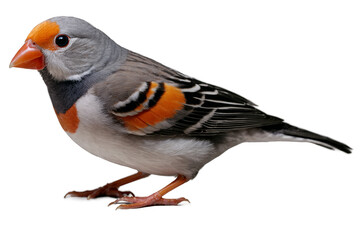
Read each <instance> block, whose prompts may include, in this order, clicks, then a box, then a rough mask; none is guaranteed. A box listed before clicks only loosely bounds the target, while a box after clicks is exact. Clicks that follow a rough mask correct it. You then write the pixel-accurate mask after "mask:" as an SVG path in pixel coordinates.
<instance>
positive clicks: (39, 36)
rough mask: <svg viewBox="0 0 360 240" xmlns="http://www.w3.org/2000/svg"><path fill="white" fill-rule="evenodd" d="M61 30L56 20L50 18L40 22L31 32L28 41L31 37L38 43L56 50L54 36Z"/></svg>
mask: <svg viewBox="0 0 360 240" xmlns="http://www.w3.org/2000/svg"><path fill="white" fill-rule="evenodd" d="M59 32H60V27H59V25H58V24H57V23H56V22H51V21H49V20H47V21H45V22H42V23H40V24H39V25H37V26H36V27H34V29H33V30H32V31H31V32H30V34H29V35H28V37H27V38H26V41H27V40H29V39H31V40H33V41H34V42H35V43H36V44H37V45H39V46H40V47H42V48H45V49H48V50H56V49H57V47H56V46H55V44H54V37H55V36H56V35H58V34H59Z"/></svg>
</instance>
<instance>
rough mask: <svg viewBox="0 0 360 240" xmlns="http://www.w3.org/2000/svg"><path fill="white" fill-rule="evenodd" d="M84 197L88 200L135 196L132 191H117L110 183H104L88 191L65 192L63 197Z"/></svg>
mask: <svg viewBox="0 0 360 240" xmlns="http://www.w3.org/2000/svg"><path fill="white" fill-rule="evenodd" d="M68 196H69V197H86V198H87V199H88V200H89V199H93V198H98V197H104V196H108V197H113V198H121V197H128V196H133V197H134V196H135V194H134V193H132V192H131V191H119V190H118V188H116V187H114V186H112V185H111V184H106V185H105V186H102V187H99V188H97V189H94V190H88V191H82V192H77V191H72V192H68V193H67V194H65V196H64V198H66V197H68Z"/></svg>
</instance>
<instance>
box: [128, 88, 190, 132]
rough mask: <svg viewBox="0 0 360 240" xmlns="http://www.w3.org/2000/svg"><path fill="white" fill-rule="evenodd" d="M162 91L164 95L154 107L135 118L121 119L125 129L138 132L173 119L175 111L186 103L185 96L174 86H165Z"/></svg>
mask: <svg viewBox="0 0 360 240" xmlns="http://www.w3.org/2000/svg"><path fill="white" fill-rule="evenodd" d="M164 89H165V91H164V94H163V95H162V96H161V98H160V99H159V101H158V102H157V103H156V105H155V106H153V107H152V108H150V109H148V110H145V111H143V112H140V113H139V114H137V115H135V116H128V117H123V118H122V120H123V121H124V124H125V127H127V128H128V129H129V130H132V131H134V130H139V129H142V128H145V127H147V126H149V125H150V126H155V125H156V124H158V123H160V122H162V121H165V120H167V119H169V118H172V117H174V116H175V114H176V113H177V111H179V110H181V109H182V108H183V106H184V104H185V101H186V100H185V96H184V94H183V93H182V92H181V90H180V89H178V88H176V87H174V86H171V85H168V84H165V85H164ZM150 96H151V95H150ZM147 97H149V96H147Z"/></svg>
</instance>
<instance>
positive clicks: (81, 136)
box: [68, 93, 215, 178]
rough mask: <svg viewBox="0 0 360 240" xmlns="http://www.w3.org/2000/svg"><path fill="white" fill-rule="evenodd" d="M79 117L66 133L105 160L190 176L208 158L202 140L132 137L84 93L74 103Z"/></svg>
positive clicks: (211, 149) (210, 151) (210, 156)
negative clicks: (74, 128) (75, 124)
mask: <svg viewBox="0 0 360 240" xmlns="http://www.w3.org/2000/svg"><path fill="white" fill-rule="evenodd" d="M76 108H77V111H78V118H79V120H80V123H79V126H78V129H77V130H76V132H75V133H68V135H69V136H70V137H71V138H72V139H73V140H74V141H75V142H76V143H77V144H78V145H79V146H81V147H82V148H84V149H85V150H87V151H88V152H90V153H92V154H94V155H96V156H98V157H101V158H103V159H106V160H108V161H111V162H114V163H117V164H120V165H123V166H127V167H130V168H134V169H137V170H138V171H142V172H146V173H150V174H158V175H169V176H170V175H178V174H182V175H185V176H187V177H189V178H192V177H194V176H195V175H196V174H197V172H198V170H199V169H200V168H201V167H203V165H204V164H206V163H207V162H209V161H210V160H212V159H213V158H214V157H215V155H214V153H213V152H214V146H213V145H212V144H211V143H210V142H209V141H206V140H203V141H200V140H195V139H192V138H183V137H176V138H171V137H156V136H134V135H131V134H128V133H126V132H124V129H123V128H122V126H121V125H120V124H116V123H114V119H112V118H111V117H109V116H107V115H106V114H105V113H103V112H102V104H101V102H100V100H99V99H98V98H97V97H96V96H95V95H93V94H91V93H88V94H86V95H84V96H83V97H81V98H80V99H79V100H78V101H77V103H76Z"/></svg>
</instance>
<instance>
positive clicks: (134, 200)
mask: <svg viewBox="0 0 360 240" xmlns="http://www.w3.org/2000/svg"><path fill="white" fill-rule="evenodd" d="M183 201H187V202H190V201H189V200H188V199H186V198H183V197H182V198H177V199H167V198H162V197H161V195H159V194H157V193H154V194H152V195H150V196H148V197H121V198H118V199H116V200H115V201H113V202H111V203H110V204H109V206H110V205H112V204H117V203H119V202H124V203H123V204H120V205H119V206H118V207H117V208H116V209H132V208H142V207H148V206H155V205H166V206H176V205H178V204H179V203H181V202H183Z"/></svg>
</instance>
